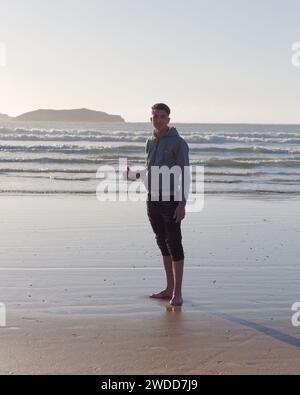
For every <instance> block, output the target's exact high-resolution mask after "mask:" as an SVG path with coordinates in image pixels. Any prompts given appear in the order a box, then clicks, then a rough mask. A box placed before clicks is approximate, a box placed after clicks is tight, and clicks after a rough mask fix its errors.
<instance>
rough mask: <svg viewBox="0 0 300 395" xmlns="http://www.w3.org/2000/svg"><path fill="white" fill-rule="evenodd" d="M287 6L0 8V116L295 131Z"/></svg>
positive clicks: (292, 30) (297, 27)
mask: <svg viewBox="0 0 300 395" xmlns="http://www.w3.org/2000/svg"><path fill="white" fill-rule="evenodd" d="M297 41H300V1H299V0H280V1H279V0H252V1H249V0H186V1H177V0H160V1H158V0H149V1H142V0H106V1H104V0H86V1H82V0H42V1H41V0H26V1H24V0H1V1H0V43H2V44H4V45H5V47H6V66H3V65H2V66H1V65H0V113H8V114H9V115H18V114H20V113H22V112H25V111H30V110H35V109H37V108H82V107H87V108H91V109H95V110H102V111H106V112H109V113H112V114H120V115H122V116H123V117H124V118H125V119H126V121H130V122H135V121H137V122H139V121H146V122H147V121H148V120H149V116H150V107H151V105H152V104H153V103H155V102H160V101H163V102H166V103H167V104H169V106H170V107H171V110H172V113H171V119H172V121H173V122H262V123H268V122H274V123H281V122H282V123H285V122H286V123H300V111H299V108H300V66H299V67H293V66H292V63H291V57H292V50H291V46H292V44H293V43H294V42H297Z"/></svg>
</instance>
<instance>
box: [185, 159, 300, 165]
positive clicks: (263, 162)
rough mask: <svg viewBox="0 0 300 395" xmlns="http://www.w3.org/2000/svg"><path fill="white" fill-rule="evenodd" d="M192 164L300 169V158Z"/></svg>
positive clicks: (203, 161)
mask: <svg viewBox="0 0 300 395" xmlns="http://www.w3.org/2000/svg"><path fill="white" fill-rule="evenodd" d="M190 162H191V164H196V165H197V164H198V165H203V166H209V167H258V166H277V167H278V166H282V167H300V158H291V159H269V158H268V159H261V158H247V159H244V158H232V159H229V158H228V159H227V158H225V159H223V158H222V159H217V158H211V159H208V160H206V161H205V160H191V161H190Z"/></svg>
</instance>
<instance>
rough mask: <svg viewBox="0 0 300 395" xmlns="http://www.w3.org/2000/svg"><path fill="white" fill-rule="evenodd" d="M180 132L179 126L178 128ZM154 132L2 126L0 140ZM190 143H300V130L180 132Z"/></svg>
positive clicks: (103, 138) (116, 137) (127, 138)
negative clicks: (293, 131)
mask: <svg viewBox="0 0 300 395" xmlns="http://www.w3.org/2000/svg"><path fill="white" fill-rule="evenodd" d="M179 131H180V129H179ZM150 135H151V132H147V131H142V130H141V131H125V130H85V129H68V130H65V129H34V128H29V129H26V128H21V127H19V128H15V129H9V128H3V127H2V128H0V140H3V141H7V140H11V141H91V142H110V141H111V142H113V141H115V142H145V141H146V139H147V137H149V136H150ZM181 135H182V137H184V139H185V140H186V141H187V142H188V143H198V144H211V143H212V144H227V143H242V144H256V143H258V144H264V143H265V144H266V143H267V144H271V143H273V144H300V130H299V133H291V132H268V133H266V132H264V133H259V132H252V133H247V132H240V133H230V132H223V133H221V132H213V131H212V132H209V133H201V132H198V133H196V132H195V133H187V132H185V133H181Z"/></svg>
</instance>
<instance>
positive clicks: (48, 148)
mask: <svg viewBox="0 0 300 395" xmlns="http://www.w3.org/2000/svg"><path fill="white" fill-rule="evenodd" d="M0 151H3V152H24V153H42V152H51V153H60V154H64V153H65V154H78V155H97V154H102V153H110V152H111V153H114V154H118V153H120V152H122V153H131V152H134V153H136V152H141V153H144V152H145V148H144V147H142V146H137V145H132V144H131V145H121V146H100V147H82V146H80V145H68V144H62V145H32V146H28V145H8V144H0Z"/></svg>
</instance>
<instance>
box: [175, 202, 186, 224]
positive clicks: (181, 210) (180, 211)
mask: <svg viewBox="0 0 300 395" xmlns="http://www.w3.org/2000/svg"><path fill="white" fill-rule="evenodd" d="M184 217H185V203H184V202H179V203H178V206H177V207H176V210H175V212H174V215H173V218H175V223H177V222H180V221H181V220H183V218H184Z"/></svg>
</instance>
